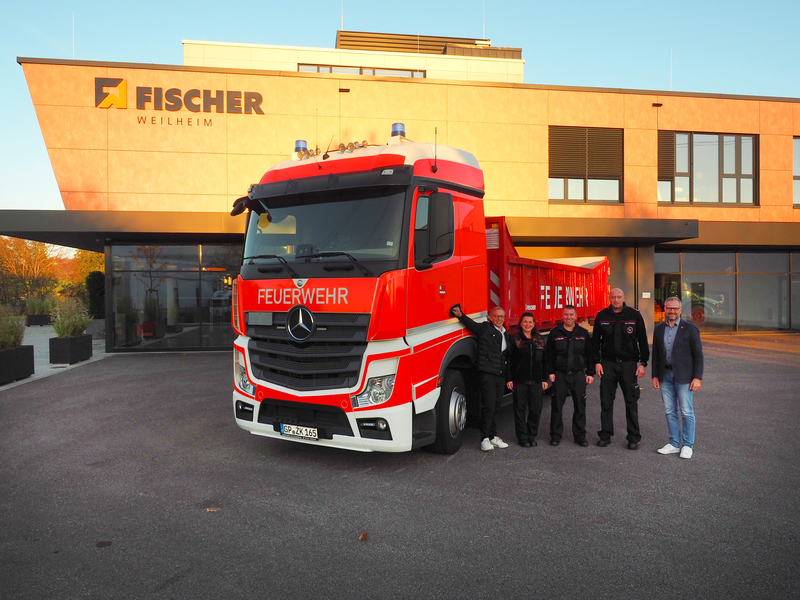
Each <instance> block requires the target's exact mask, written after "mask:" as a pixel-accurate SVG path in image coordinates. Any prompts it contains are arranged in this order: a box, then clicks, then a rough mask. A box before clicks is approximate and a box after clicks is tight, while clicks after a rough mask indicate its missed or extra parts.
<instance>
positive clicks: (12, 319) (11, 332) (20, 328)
mask: <svg viewBox="0 0 800 600" xmlns="http://www.w3.org/2000/svg"><path fill="white" fill-rule="evenodd" d="M24 335H25V318H24V317H18V316H17V315H16V314H14V311H13V310H12V308H11V307H10V306H5V305H2V304H0V350H6V349H8V348H16V347H17V346H21V345H22V338H23V336H24Z"/></svg>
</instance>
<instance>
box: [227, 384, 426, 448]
mask: <svg viewBox="0 0 800 600" xmlns="http://www.w3.org/2000/svg"><path fill="white" fill-rule="evenodd" d="M395 391H397V390H395ZM237 402H238V403H241V404H239V405H238V406H239V408H237ZM249 407H252V412H251V411H250V410H249ZM233 409H234V416H235V418H236V424H237V425H238V426H239V427H241V428H242V429H244V430H245V431H249V432H250V433H252V434H254V435H260V436H264V437H270V438H275V439H281V440H285V441H290V442H300V443H303V444H312V445H315V446H326V447H330V448H342V449H344V450H356V451H359V452H407V451H409V450H411V441H412V410H411V403H410V402H408V403H405V404H402V405H399V406H393V407H390V408H381V407H380V406H378V407H375V408H374V409H360V410H357V411H350V412H346V411H344V410H341V411H338V412H334V411H332V410H330V407H324V406H320V405H315V404H311V403H306V402H297V401H294V402H288V401H267V400H264V401H262V402H258V401H256V400H254V399H253V398H251V397H250V396H246V395H244V394H241V393H239V392H238V391H236V390H234V392H233ZM379 418H380V419H385V420H386V421H387V422H388V424H389V427H388V429H387V431H388V432H389V434H390V437H391V439H377V438H376V437H370V436H371V435H378V434H376V433H373V432H372V429H370V428H365V424H366V425H369V422H374V421H375V419H379ZM281 423H285V424H289V425H300V426H304V427H314V428H316V429H317V430H318V431H319V434H320V439H318V440H307V439H302V438H296V437H290V436H285V435H282V434H281V431H280V424H281ZM380 435H382V436H384V437H385V432H381V434H380Z"/></svg>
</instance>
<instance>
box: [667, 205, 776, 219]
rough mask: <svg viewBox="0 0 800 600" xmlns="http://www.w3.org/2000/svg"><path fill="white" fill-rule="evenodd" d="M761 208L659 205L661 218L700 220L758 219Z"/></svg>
mask: <svg viewBox="0 0 800 600" xmlns="http://www.w3.org/2000/svg"><path fill="white" fill-rule="evenodd" d="M760 210H761V209H760V208H751V207H738V206H732V207H716V206H708V207H705V206H659V207H658V218H659V219H698V220H699V221H726V222H727V221H736V222H739V221H754V222H755V221H758V220H759V211H760Z"/></svg>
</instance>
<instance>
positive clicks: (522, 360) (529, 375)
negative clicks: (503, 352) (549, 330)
mask: <svg viewBox="0 0 800 600" xmlns="http://www.w3.org/2000/svg"><path fill="white" fill-rule="evenodd" d="M508 362H509V374H508V379H509V380H510V381H513V382H514V383H526V384H532V383H537V384H538V383H541V382H542V381H546V380H547V369H546V368H545V366H544V339H542V337H541V336H538V339H528V338H526V337H525V335H524V334H523V333H522V331H521V330H520V331H518V332H517V333H515V334H514V335H512V336H511V341H510V343H509V345H508Z"/></svg>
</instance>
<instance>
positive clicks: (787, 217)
mask: <svg viewBox="0 0 800 600" xmlns="http://www.w3.org/2000/svg"><path fill="white" fill-rule="evenodd" d="M794 212H797V211H795V209H793V208H792V207H791V206H765V207H764V208H762V209H761V221H762V222H767V223H769V222H773V223H788V222H791V220H792V217H793V216H794V215H793V213H794Z"/></svg>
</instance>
